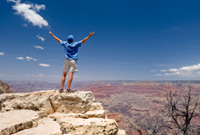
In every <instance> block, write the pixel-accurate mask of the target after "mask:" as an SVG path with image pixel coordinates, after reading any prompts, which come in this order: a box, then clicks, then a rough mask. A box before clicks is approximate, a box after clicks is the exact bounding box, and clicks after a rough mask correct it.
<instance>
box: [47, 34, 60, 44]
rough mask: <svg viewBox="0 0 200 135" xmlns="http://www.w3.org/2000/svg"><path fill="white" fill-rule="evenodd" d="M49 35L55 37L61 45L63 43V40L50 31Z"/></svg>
mask: <svg viewBox="0 0 200 135" xmlns="http://www.w3.org/2000/svg"><path fill="white" fill-rule="evenodd" d="M49 34H50V35H51V36H53V37H54V38H55V39H56V40H57V41H58V42H59V43H61V40H60V39H59V38H57V37H56V36H55V35H54V34H53V33H52V32H51V31H49Z"/></svg>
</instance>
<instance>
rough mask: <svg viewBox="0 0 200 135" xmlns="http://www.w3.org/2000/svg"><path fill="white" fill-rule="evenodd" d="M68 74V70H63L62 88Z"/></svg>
mask: <svg viewBox="0 0 200 135" xmlns="http://www.w3.org/2000/svg"><path fill="white" fill-rule="evenodd" d="M66 75H67V72H63V75H62V79H61V87H60V88H61V89H63V87H64V84H65V78H66Z"/></svg>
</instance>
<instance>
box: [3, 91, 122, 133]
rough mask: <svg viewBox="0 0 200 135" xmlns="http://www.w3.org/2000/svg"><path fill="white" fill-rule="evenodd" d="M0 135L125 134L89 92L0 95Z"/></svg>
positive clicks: (40, 92)
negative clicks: (108, 117)
mask: <svg viewBox="0 0 200 135" xmlns="http://www.w3.org/2000/svg"><path fill="white" fill-rule="evenodd" d="M0 120H1V121H0V134H1V135H10V134H13V135H28V134H31V135H38V134H41V135H97V134H98V135H125V132H124V131H123V130H119V129H118V125H117V123H116V121H115V120H113V119H107V115H106V112H105V110H104V109H103V107H102V104H101V103H99V102H95V97H94V95H93V93H92V92H91V91H78V92H74V93H61V94H60V93H59V92H57V91H52V90H51V91H39V92H32V93H5V94H1V95H0Z"/></svg>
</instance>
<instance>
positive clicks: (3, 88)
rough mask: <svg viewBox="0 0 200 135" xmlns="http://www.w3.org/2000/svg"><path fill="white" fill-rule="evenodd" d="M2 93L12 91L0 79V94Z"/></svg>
mask: <svg viewBox="0 0 200 135" xmlns="http://www.w3.org/2000/svg"><path fill="white" fill-rule="evenodd" d="M2 93H12V90H11V89H10V87H9V85H8V84H7V83H4V82H2V81H1V80H0V94H2Z"/></svg>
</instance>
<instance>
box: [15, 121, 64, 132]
mask: <svg viewBox="0 0 200 135" xmlns="http://www.w3.org/2000/svg"><path fill="white" fill-rule="evenodd" d="M13 135H62V132H61V130H60V125H59V124H58V123H57V122H55V121H53V120H52V119H50V118H44V119H41V120H40V121H39V122H38V126H37V127H33V128H31V129H26V130H23V131H20V132H18V133H16V134H13Z"/></svg>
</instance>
